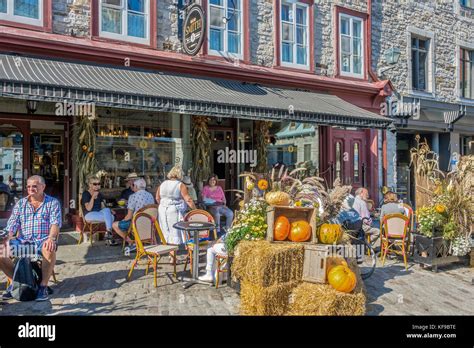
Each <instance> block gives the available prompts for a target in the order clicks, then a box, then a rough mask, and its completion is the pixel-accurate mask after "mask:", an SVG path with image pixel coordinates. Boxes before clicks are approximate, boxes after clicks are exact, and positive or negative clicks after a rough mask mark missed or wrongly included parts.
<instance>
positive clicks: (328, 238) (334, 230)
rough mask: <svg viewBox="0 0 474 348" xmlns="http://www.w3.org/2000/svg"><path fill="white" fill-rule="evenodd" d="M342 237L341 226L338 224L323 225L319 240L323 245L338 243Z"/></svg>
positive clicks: (320, 229)
mask: <svg viewBox="0 0 474 348" xmlns="http://www.w3.org/2000/svg"><path fill="white" fill-rule="evenodd" d="M341 237H342V230H341V226H340V225H337V224H322V225H321V227H320V228H319V232H318V238H319V241H320V242H321V243H323V244H334V243H337V242H338V241H339V240H340V239H341Z"/></svg>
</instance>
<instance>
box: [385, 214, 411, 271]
mask: <svg viewBox="0 0 474 348" xmlns="http://www.w3.org/2000/svg"><path fill="white" fill-rule="evenodd" d="M409 225H410V219H409V218H408V217H406V216H405V215H403V214H388V215H385V216H384V218H383V221H382V225H381V233H380V239H381V246H382V251H381V255H382V266H383V265H384V263H385V258H386V256H387V254H388V253H394V254H397V255H402V256H403V262H404V263H405V269H407V268H408V264H407V254H408V250H409V245H410V229H409Z"/></svg>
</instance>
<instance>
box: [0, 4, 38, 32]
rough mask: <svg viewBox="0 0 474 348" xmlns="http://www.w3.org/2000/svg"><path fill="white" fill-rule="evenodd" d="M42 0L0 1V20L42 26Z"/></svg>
mask: <svg viewBox="0 0 474 348" xmlns="http://www.w3.org/2000/svg"><path fill="white" fill-rule="evenodd" d="M43 1H44V0H0V20H6V21H12V22H19V23H23V24H30V25H35V26H42V25H43V16H44V14H43Z"/></svg>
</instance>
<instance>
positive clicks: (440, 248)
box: [413, 233, 468, 272]
mask: <svg viewBox="0 0 474 348" xmlns="http://www.w3.org/2000/svg"><path fill="white" fill-rule="evenodd" d="M433 235H436V234H434V233H433ZM414 237H415V250H414V254H413V259H414V261H415V262H417V263H419V264H422V265H425V266H429V267H431V269H432V270H433V271H434V272H437V271H438V266H442V265H447V264H450V263H454V262H463V263H465V262H466V261H467V260H468V258H467V257H466V256H453V255H449V242H448V241H447V240H444V239H443V237H426V236H424V235H421V234H415V235H414Z"/></svg>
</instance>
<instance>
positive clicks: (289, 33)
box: [281, 23, 294, 41]
mask: <svg viewBox="0 0 474 348" xmlns="http://www.w3.org/2000/svg"><path fill="white" fill-rule="evenodd" d="M281 38H282V40H284V41H293V40H294V38H293V25H291V24H288V23H282V27H281Z"/></svg>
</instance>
